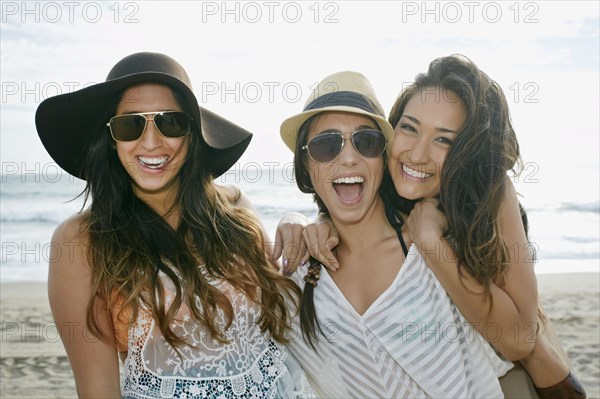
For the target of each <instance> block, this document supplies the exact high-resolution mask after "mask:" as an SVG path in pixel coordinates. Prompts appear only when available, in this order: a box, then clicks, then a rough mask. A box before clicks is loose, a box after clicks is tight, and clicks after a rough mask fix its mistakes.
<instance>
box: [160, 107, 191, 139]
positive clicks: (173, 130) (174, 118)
mask: <svg viewBox="0 0 600 399" xmlns="http://www.w3.org/2000/svg"><path fill="white" fill-rule="evenodd" d="M154 123H156V127H158V130H160V132H161V133H162V134H163V136H165V137H183V136H185V135H187V134H188V133H189V132H190V117H189V116H188V114H186V113H185V112H175V111H173V112H163V113H162V114H157V115H156V116H155V117H154Z"/></svg>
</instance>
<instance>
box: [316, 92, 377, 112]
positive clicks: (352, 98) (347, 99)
mask: <svg viewBox="0 0 600 399" xmlns="http://www.w3.org/2000/svg"><path fill="white" fill-rule="evenodd" d="M335 106H348V107H355V108H359V109H362V110H363V111H367V112H370V113H372V114H375V115H379V116H382V115H381V112H379V111H378V110H376V109H374V108H375V107H374V105H373V103H372V102H371V101H370V100H369V99H368V98H367V97H365V96H363V95H362V94H358V93H355V92H352V91H335V92H333V93H327V94H323V95H322V96H320V97H319V98H315V99H314V100H312V101H311V102H310V103H308V105H307V106H306V107H304V111H310V110H313V109H318V108H326V107H335Z"/></svg>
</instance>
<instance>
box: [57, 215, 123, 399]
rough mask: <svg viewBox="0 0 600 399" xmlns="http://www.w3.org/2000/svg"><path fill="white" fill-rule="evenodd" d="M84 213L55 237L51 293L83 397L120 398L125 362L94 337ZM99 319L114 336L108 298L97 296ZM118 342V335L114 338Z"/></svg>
mask: <svg viewBox="0 0 600 399" xmlns="http://www.w3.org/2000/svg"><path fill="white" fill-rule="evenodd" d="M81 220H82V217H81V216H77V217H73V218H71V219H69V220H67V221H65V222H63V223H62V224H61V225H60V226H58V227H57V228H56V230H55V232H54V235H53V237H52V245H51V254H50V268H49V274H48V297H49V300H50V307H51V309H52V315H53V316H54V320H55V322H56V325H57V328H58V330H59V332H60V336H61V339H62V342H63V344H64V346H65V349H66V352H67V355H68V357H69V361H70V362H71V367H72V369H73V374H74V377H75V384H76V387H77V394H78V396H79V397H82V398H120V397H121V391H120V385H119V384H120V380H119V361H118V358H117V350H116V347H115V345H114V344H110V343H107V342H104V341H102V340H100V339H98V338H96V337H94V336H93V335H92V333H91V332H90V331H89V330H88V328H87V323H86V311H87V304H88V301H89V300H90V297H91V273H90V266H89V264H88V261H87V258H86V255H85V245H86V239H85V238H82V237H81V235H80V234H79V225H80V223H81ZM95 305H96V311H97V313H96V317H97V320H98V322H99V325H100V327H101V328H102V330H103V332H104V333H105V334H106V335H107V336H108V337H109V338H110V339H112V338H114V332H113V328H112V321H111V316H110V313H109V312H108V310H107V308H106V303H105V302H104V300H102V299H100V298H98V299H97V300H96V303H95ZM113 341H114V339H113Z"/></svg>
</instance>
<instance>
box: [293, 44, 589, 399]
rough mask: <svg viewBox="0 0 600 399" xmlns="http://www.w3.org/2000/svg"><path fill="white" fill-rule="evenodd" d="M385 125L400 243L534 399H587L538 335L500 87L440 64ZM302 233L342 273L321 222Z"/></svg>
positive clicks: (460, 66) (390, 203)
mask: <svg viewBox="0 0 600 399" xmlns="http://www.w3.org/2000/svg"><path fill="white" fill-rule="evenodd" d="M389 122H390V124H391V125H392V126H394V131H395V134H394V140H393V143H392V144H391V148H390V152H389V165H388V170H389V174H386V176H384V184H383V186H382V188H383V192H382V196H383V198H384V201H385V203H386V211H387V214H388V218H389V220H390V222H391V223H392V224H394V225H395V226H396V228H397V231H398V235H399V237H400V238H402V234H405V235H408V236H409V237H410V240H412V242H413V243H414V248H415V250H418V252H419V253H420V254H421V256H422V257H423V259H424V261H425V262H426V264H427V266H428V268H429V270H430V271H431V272H433V274H434V275H435V277H436V279H437V280H438V281H439V283H440V284H441V285H442V286H443V289H444V290H445V291H446V292H447V294H448V295H449V297H450V298H451V299H452V302H453V304H454V305H456V307H457V308H458V309H459V310H460V312H461V314H462V315H464V317H465V319H466V320H468V321H469V322H470V323H471V324H472V325H473V326H474V327H475V328H476V329H477V331H478V332H479V333H481V334H482V335H483V336H484V337H485V338H486V339H488V340H489V341H490V342H491V343H493V345H494V347H495V348H496V349H497V350H498V351H499V352H500V353H501V354H502V355H503V356H504V357H505V358H507V359H509V360H513V361H515V360H520V361H521V363H522V364H523V365H524V367H525V369H526V370H527V371H528V373H529V375H530V377H531V379H532V380H533V383H534V384H535V386H536V391H537V394H538V395H539V396H540V397H543V398H561V397H569V398H582V397H585V391H584V389H583V387H582V386H581V384H580V383H579V382H578V380H577V378H576V377H575V375H574V373H572V372H570V370H569V366H568V364H567V362H566V361H565V359H563V358H561V356H559V354H558V352H557V351H556V349H555V348H554V347H553V346H552V345H551V343H550V342H549V340H548V339H547V337H546V335H545V334H544V333H543V332H544V329H545V328H549V327H548V326H547V323H548V322H547V320H546V318H545V316H544V315H543V313H542V312H541V311H540V310H539V309H538V298H537V296H538V293H537V282H536V278H535V274H534V270H533V265H534V259H535V253H534V252H533V251H532V249H533V247H532V246H531V245H530V243H529V242H528V239H527V227H528V226H527V216H526V213H525V211H524V210H523V209H522V207H521V206H520V204H519V201H518V198H517V193H516V191H515V188H514V186H513V184H512V182H511V181H510V179H509V177H508V176H507V172H508V171H509V170H511V169H512V170H516V171H517V172H518V169H519V163H520V151H519V145H518V141H517V138H516V135H515V132H514V129H513V127H512V123H511V120H510V113H509V108H508V104H507V102H506V98H505V96H504V93H503V92H502V89H501V88H500V86H499V85H498V84H497V83H496V82H495V81H493V80H492V79H491V78H490V77H489V76H487V75H486V74H485V73H484V72H483V71H481V70H480V69H479V68H478V67H477V66H476V65H475V64H474V63H473V62H472V61H471V60H469V59H468V58H466V57H464V56H460V55H453V56H449V57H442V58H438V59H436V60H434V61H432V62H431V63H430V65H429V69H428V71H427V72H426V73H422V74H419V75H418V76H417V78H416V80H415V82H414V83H413V84H411V85H409V86H408V87H406V88H405V89H404V90H403V92H402V93H401V94H400V96H399V98H398V99H397V100H396V102H395V104H394V106H393V107H392V110H391V112H390V117H389ZM387 183H389V184H387ZM409 214H410V216H408V215H409ZM404 221H406V223H404ZM334 225H335V223H334ZM310 230H311V232H305V234H304V235H305V237H306V238H307V241H308V242H307V246H308V248H309V249H311V250H313V251H312V254H313V255H314V256H316V257H318V258H319V259H320V260H321V261H322V262H323V263H324V264H331V263H333V265H332V267H333V268H334V269H336V268H337V267H338V266H341V268H343V267H345V266H344V265H343V262H342V261H341V260H340V261H339V262H337V261H335V262H332V259H334V260H335V259H336V256H335V254H333V253H331V252H330V249H331V248H333V247H335V244H336V241H337V239H336V238H335V237H328V231H327V230H328V224H327V223H324V224H321V226H320V227H318V228H314V226H313V227H311V228H310ZM319 230H320V231H319ZM319 239H320V241H321V242H320V243H318V244H317V243H316V242H317V241H319ZM316 248H318V249H319V250H318V251H314V249H316ZM337 258H339V256H337ZM317 267H319V266H317ZM341 268H340V269H341ZM336 273H337V272H336ZM524 394H525V393H524Z"/></svg>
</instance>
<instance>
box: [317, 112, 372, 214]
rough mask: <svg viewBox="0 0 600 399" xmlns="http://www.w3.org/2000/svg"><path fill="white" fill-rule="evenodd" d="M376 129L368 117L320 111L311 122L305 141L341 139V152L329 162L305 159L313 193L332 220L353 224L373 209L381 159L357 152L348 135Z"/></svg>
mask: <svg viewBox="0 0 600 399" xmlns="http://www.w3.org/2000/svg"><path fill="white" fill-rule="evenodd" d="M364 129H375V130H379V127H378V126H377V124H376V123H375V122H374V121H373V120H372V119H371V118H369V117H366V116H363V115H359V114H352V113H347V112H323V113H321V114H318V115H317V116H316V117H315V119H314V120H313V122H312V124H311V126H310V130H309V132H308V139H307V142H309V141H310V139H312V138H313V137H316V136H318V135H321V134H326V133H340V134H342V135H343V136H344V138H345V140H344V146H343V148H342V151H341V152H340V153H339V154H338V155H337V156H336V157H335V158H334V159H333V160H332V161H331V162H316V161H314V160H313V159H312V158H310V157H309V156H306V157H305V159H306V165H307V168H308V171H309V175H310V179H311V182H312V185H313V187H314V189H315V192H316V194H317V195H318V196H319V197H320V198H321V200H322V201H323V203H324V204H325V206H326V207H327V209H328V210H329V214H330V216H331V218H332V219H333V220H334V221H338V222H344V223H353V222H358V221H360V220H362V219H363V218H364V217H365V215H367V213H368V212H369V211H370V210H371V209H373V207H374V204H375V203H376V202H377V201H381V198H380V197H379V192H378V190H379V186H380V184H381V179H382V177H383V168H384V164H383V156H381V155H380V156H377V157H373V158H369V157H365V156H363V155H361V154H360V153H358V152H357V151H356V149H355V148H354V146H353V145H352V142H351V141H350V137H351V134H352V133H353V132H355V131H357V130H364Z"/></svg>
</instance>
